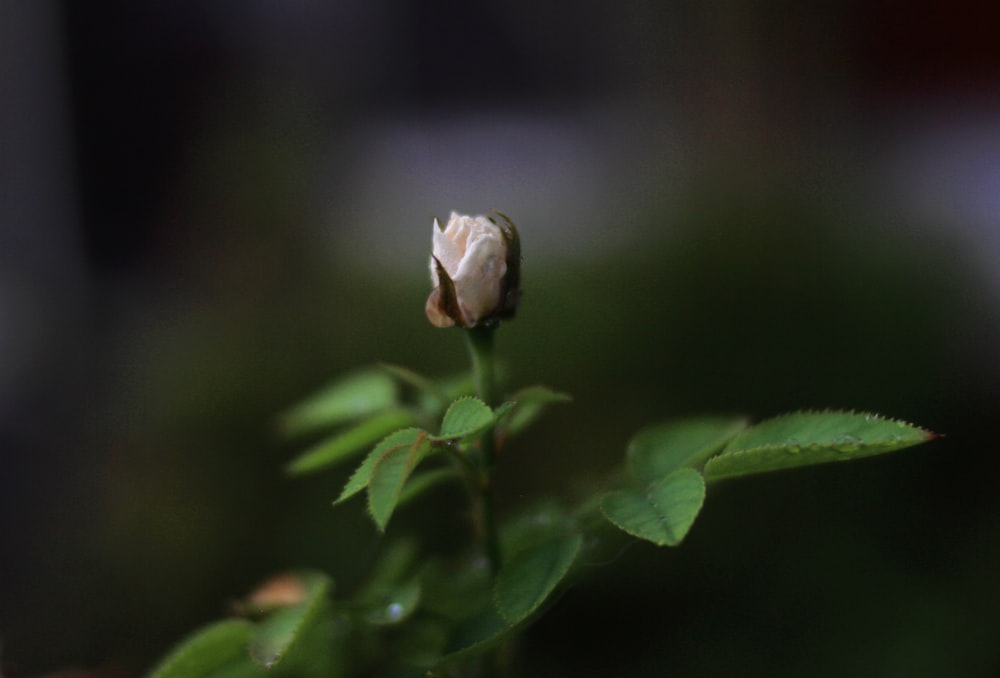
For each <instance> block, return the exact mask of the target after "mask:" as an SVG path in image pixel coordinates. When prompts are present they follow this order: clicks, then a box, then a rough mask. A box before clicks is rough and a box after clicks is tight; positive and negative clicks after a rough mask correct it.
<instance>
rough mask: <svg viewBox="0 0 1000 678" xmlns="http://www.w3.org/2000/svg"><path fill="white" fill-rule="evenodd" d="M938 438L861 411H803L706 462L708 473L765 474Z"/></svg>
mask: <svg viewBox="0 0 1000 678" xmlns="http://www.w3.org/2000/svg"><path fill="white" fill-rule="evenodd" d="M932 438H934V434H933V433H931V432H930V431H926V430H924V429H921V428H918V427H916V426H913V425H911V424H907V423H905V422H901V421H895V420H892V419H885V418H882V417H880V416H877V415H873V414H859V413H856V412H832V411H829V412H798V413H795V414H788V415H783V416H780V417H775V418H773V419H768V420H766V421H763V422H761V423H760V424H757V425H756V426H752V427H751V428H749V429H747V430H746V431H744V432H743V433H741V434H740V435H739V436H737V437H736V438H735V439H734V440H733V441H732V442H730V443H729V445H727V446H726V448H725V449H724V450H723V451H722V453H721V454H719V456H717V457H714V458H713V459H710V460H709V461H708V463H707V464H705V477H706V478H707V479H708V480H717V479H719V478H726V477H730V476H740V475H748V474H751V473H764V472H766V471H777V470H779V469H785V468H793V467H796V466H807V465H811V464H823V463H826V462H834V461H848V460H850V459H858V458H860V457H869V456H872V455H876V454H884V453H886V452H892V451H895V450H900V449H903V448H904V447H910V446H911V445H918V444H920V443H923V442H926V441H928V440H931V439H932Z"/></svg>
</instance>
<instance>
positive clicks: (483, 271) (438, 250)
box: [426, 212, 521, 327]
mask: <svg viewBox="0 0 1000 678" xmlns="http://www.w3.org/2000/svg"><path fill="white" fill-rule="evenodd" d="M496 214H497V215H498V216H500V218H501V219H502V220H503V226H500V225H498V224H497V223H496V222H495V221H494V220H493V219H492V218H491V217H486V216H475V217H471V216H466V215H460V214H458V213H456V212H452V213H451V218H450V219H448V225H447V227H445V228H442V227H441V224H440V223H439V222H438V220H437V219H434V237H433V254H432V255H431V261H430V267H431V282H432V283H433V284H434V291H432V292H431V295H430V296H429V297H428V298H427V306H426V311H427V319H428V320H430V321H431V324H433V325H435V326H437V327H452V326H453V325H458V326H459V327H475V326H476V325H481V324H487V323H495V322H496V321H497V320H499V319H501V318H510V317H512V316H513V315H514V312H515V311H516V310H517V302H518V299H519V297H520V289H519V283H520V267H521V243H520V239H519V238H518V235H517V229H516V228H515V227H514V224H513V223H512V222H511V221H510V219H508V218H507V217H506V216H505V215H503V214H502V213H500V212H497V213H496Z"/></svg>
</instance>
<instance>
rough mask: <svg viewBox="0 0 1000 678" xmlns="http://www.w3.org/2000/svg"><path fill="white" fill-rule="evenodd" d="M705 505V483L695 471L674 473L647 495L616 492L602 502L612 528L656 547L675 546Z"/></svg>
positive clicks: (682, 470)
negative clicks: (649, 542) (651, 543)
mask: <svg viewBox="0 0 1000 678" xmlns="http://www.w3.org/2000/svg"><path fill="white" fill-rule="evenodd" d="M704 502H705V481H704V480H703V479H702V477H701V474H700V473H698V472H697V471H695V470H694V469H689V468H682V469H678V470H676V471H674V472H673V473H671V474H670V475H668V476H667V477H666V478H664V479H663V480H662V481H661V482H660V483H658V484H656V485H654V486H653V487H652V488H651V489H650V490H649V491H647V492H637V491H634V490H619V491H615V492H609V493H608V494H606V495H605V496H604V498H603V499H602V501H601V511H602V512H603V513H604V516H605V517H606V518H607V519H608V520H609V521H611V522H612V523H613V524H614V525H616V526H617V527H619V528H621V529H622V530H624V531H625V532H628V533H629V534H631V535H632V536H634V537H639V538H640V539H645V540H646V541H651V542H653V543H654V544H656V545H658V546H676V545H677V544H679V543H680V542H681V540H682V539H684V536H685V535H686V534H687V533H688V530H690V529H691V525H692V524H693V523H694V519H695V518H696V517H697V516H698V512H699V511H701V506H702V504H703V503H704Z"/></svg>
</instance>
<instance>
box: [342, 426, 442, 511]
mask: <svg viewBox="0 0 1000 678" xmlns="http://www.w3.org/2000/svg"><path fill="white" fill-rule="evenodd" d="M421 434H422V435H427V434H426V432H425V431H423V430H421V429H419V428H404V429H401V430H399V431H396V432H394V433H390V434H389V435H387V436H386V437H385V438H383V439H382V440H381V441H380V442H379V443H378V444H377V445H376V446H375V447H374V448H373V449H372V451H371V452H369V453H368V456H367V457H365V460H364V461H363V462H361V465H360V466H358V468H357V469H355V471H354V473H353V475H351V477H350V478H349V479H348V481H347V484H346V485H345V486H344V489H343V491H342V492H341V493H340V496H339V497H337V499H336V500H335V501H334V502H333V503H334V504H339V503H340V502H342V501H345V500H347V499H350V498H351V497H353V496H354V495H356V494H357V493H358V492H360V491H361V490H363V489H365V488H366V487H368V481H369V480H370V479H371V477H372V469H373V468H375V462H377V461H378V460H379V458H381V456H382V455H383V454H385V453H386V452H387V451H388V450H390V449H393V448H395V447H405V446H408V445H412V444H413V443H414V442H415V441H416V440H417V438H419V437H420V436H421Z"/></svg>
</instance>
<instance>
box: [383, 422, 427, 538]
mask: <svg viewBox="0 0 1000 678" xmlns="http://www.w3.org/2000/svg"><path fill="white" fill-rule="evenodd" d="M430 449H431V447H430V442H429V441H428V440H427V437H426V435H422V436H418V437H417V439H416V440H415V441H414V442H413V443H412V444H410V445H399V446H395V447H391V448H390V449H388V450H387V451H386V452H384V453H383V454H382V456H381V457H379V458H378V460H376V462H375V466H374V467H372V474H371V478H369V480H368V512H369V513H370V514H371V516H372V519H373V520H374V521H375V524H376V525H377V526H378V529H379V530H380V531H382V532H385V526H386V524H387V523H388V522H389V518H390V517H391V516H392V512H393V511H394V510H395V509H396V505H397V504H398V503H399V497H400V495H401V493H402V491H403V486H404V485H405V484H406V480H407V478H409V477H410V473H412V472H413V469H415V468H416V467H417V464H419V463H420V462H421V461H422V460H423V458H424V456H425V455H426V454H427V453H428V452H429V451H430Z"/></svg>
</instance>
